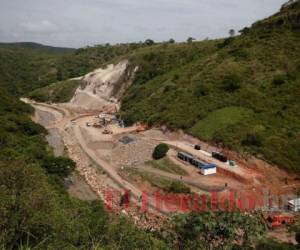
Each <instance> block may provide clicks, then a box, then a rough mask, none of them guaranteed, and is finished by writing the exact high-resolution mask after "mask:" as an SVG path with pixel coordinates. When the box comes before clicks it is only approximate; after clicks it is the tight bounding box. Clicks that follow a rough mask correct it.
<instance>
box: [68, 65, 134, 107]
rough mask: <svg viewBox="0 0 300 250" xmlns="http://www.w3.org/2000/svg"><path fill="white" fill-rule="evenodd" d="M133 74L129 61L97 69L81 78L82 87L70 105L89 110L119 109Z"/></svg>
mask: <svg viewBox="0 0 300 250" xmlns="http://www.w3.org/2000/svg"><path fill="white" fill-rule="evenodd" d="M133 74H134V72H130V70H129V62H128V61H127V60H123V61H121V62H120V63H118V64H116V65H113V64H111V65H108V66H107V67H106V68H100V69H96V70H95V71H93V72H91V73H88V74H87V75H85V76H84V77H82V78H81V81H82V83H81V86H79V87H78V89H77V90H76V92H75V95H74V97H73V98H72V100H71V101H70V103H71V105H72V106H74V107H77V108H80V109H87V110H99V109H102V108H108V107H115V108H116V109H118V107H119V101H120V98H121V96H122V95H123V94H124V92H125V90H126V89H127V88H128V87H129V86H130V84H131V83H132V78H133Z"/></svg>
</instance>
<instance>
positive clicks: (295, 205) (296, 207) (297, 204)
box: [288, 198, 300, 212]
mask: <svg viewBox="0 0 300 250" xmlns="http://www.w3.org/2000/svg"><path fill="white" fill-rule="evenodd" d="M288 206H289V209H290V210H291V211H293V212H299V211H300V198H298V199H294V200H290V201H289V204H288Z"/></svg>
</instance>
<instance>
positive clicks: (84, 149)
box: [31, 103, 299, 215]
mask: <svg viewBox="0 0 300 250" xmlns="http://www.w3.org/2000/svg"><path fill="white" fill-rule="evenodd" d="M31 104H32V105H33V106H34V107H35V108H36V110H38V112H43V113H44V114H43V117H44V118H43V125H44V126H45V127H46V128H48V129H57V131H59V133H60V134H61V136H62V138H63V141H64V144H65V146H66V148H67V150H68V153H69V155H70V157H71V158H72V159H73V160H75V161H76V162H77V171H78V173H79V174H80V176H82V179H83V180H85V182H86V183H87V184H88V186H89V187H90V189H91V190H93V193H95V194H96V197H100V198H102V199H105V195H106V191H107V190H108V189H109V188H115V189H119V190H124V189H128V190H130V192H131V194H132V198H133V201H134V203H136V204H140V197H141V195H142V191H145V190H146V191H148V192H150V193H151V192H155V191H156V190H157V188H160V189H162V192H164V193H166V192H167V193H168V192H169V191H170V190H171V191H172V189H170V188H169V187H170V186H171V184H172V183H173V182H179V183H181V184H180V185H182V187H187V188H189V189H190V190H191V192H192V193H198V194H207V193H209V192H212V191H216V192H217V193H219V194H220V195H226V194H228V193H229V192H230V190H236V191H238V192H244V193H245V194H244V195H253V197H255V198H256V199H258V200H259V199H261V198H262V197H263V195H264V194H263V190H266V189H267V190H269V192H270V193H272V194H273V195H279V194H286V195H292V194H293V193H295V191H296V189H297V188H298V187H299V181H298V180H297V179H296V177H295V176H291V175H288V174H287V173H285V172H284V171H282V170H279V169H278V168H276V167H274V166H269V165H268V164H267V163H265V162H262V161H260V160H257V159H255V158H247V159H243V158H241V157H239V156H237V155H236V154H234V152H227V154H228V155H229V156H230V157H231V159H233V160H235V161H236V162H237V163H238V167H236V168H231V167H230V166H229V165H228V164H227V163H221V162H219V161H217V160H215V159H213V158H212V157H211V154H210V153H211V151H212V150H215V148H214V147H210V146H209V145H205V144H204V143H202V142H199V141H197V140H196V139H195V138H192V137H190V136H187V135H185V134H182V133H180V132H179V133H178V132H177V133H172V132H169V131H167V130H159V129H150V130H148V131H145V132H141V133H137V132H136V129H137V127H136V126H133V127H129V128H120V127H118V126H117V125H109V126H108V127H107V128H108V129H109V130H110V131H112V132H113V133H112V134H103V133H102V132H103V131H104V128H94V127H88V126H87V123H89V122H95V120H97V119H96V118H95V114H88V113H84V114H82V113H78V112H76V111H74V109H72V111H71V110H70V109H69V108H68V106H67V105H55V104H53V105H45V104H43V105H41V104H36V103H31ZM45 112H46V113H48V116H49V118H48V121H46V122H45V120H47V119H45V117H47V115H46V113H45ZM162 131H164V132H162ZM125 136H126V137H127V138H130V142H129V143H124V142H122V141H123V139H124V137H125ZM161 142H163V143H167V144H168V145H169V146H170V147H171V150H170V151H169V153H168V156H167V158H165V159H162V160H160V161H153V159H152V152H153V149H154V147H155V146H156V145H158V144H159V143H161ZM195 143H197V144H201V145H202V148H203V149H205V151H202V150H201V151H197V150H195V149H194V147H193V145H194V144H195ZM178 151H185V152H188V153H191V154H193V155H194V156H197V157H198V158H200V159H202V160H203V161H206V162H208V163H215V164H217V166H218V173H217V174H216V175H212V176H203V175H201V174H200V173H199V171H198V170H197V169H196V168H194V167H193V166H191V165H190V164H187V163H185V162H182V161H180V160H179V159H178V158H177V152H178ZM74 183H76V181H75V182H74ZM78 183H79V184H78V187H74V188H73V189H72V191H71V193H73V194H74V195H76V196H78V197H79V198H82V199H90V198H91V195H90V193H89V191H88V192H86V191H82V192H81V191H80V189H81V186H82V188H83V190H85V189H86V187H83V185H82V182H80V181H79V182H78ZM116 203H118V202H116ZM149 206H150V208H151V210H152V211H153V212H154V213H158V214H162V215H165V214H166V213H167V211H165V210H163V209H162V210H160V211H155V210H156V208H155V204H154V203H151V202H150V204H149Z"/></svg>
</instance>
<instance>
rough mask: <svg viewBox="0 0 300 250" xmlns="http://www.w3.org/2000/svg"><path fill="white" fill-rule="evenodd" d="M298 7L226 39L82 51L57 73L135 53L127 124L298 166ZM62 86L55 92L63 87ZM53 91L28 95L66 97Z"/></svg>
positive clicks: (84, 69)
mask: <svg viewBox="0 0 300 250" xmlns="http://www.w3.org/2000/svg"><path fill="white" fill-rule="evenodd" d="M299 5H300V4H299V1H296V2H294V3H292V4H289V5H287V6H285V7H283V8H282V9H281V11H280V12H279V13H277V14H275V15H274V16H271V17H269V18H267V19H265V20H262V21H259V22H257V23H255V24H254V25H253V26H252V27H251V28H244V29H243V30H242V31H241V35H239V36H236V37H230V38H227V39H221V40H214V41H203V42H189V43H179V44H178V43H175V44H174V43H173V42H165V43H159V44H153V43H152V42H151V41H150V42H149V41H147V42H146V43H143V44H142V43H139V44H129V45H118V46H108V45H106V46H98V47H93V48H86V49H82V50H79V51H77V52H76V54H75V55H70V56H68V57H64V60H63V61H64V63H62V64H58V65H62V66H63V68H62V69H60V66H58V67H57V68H58V69H57V70H58V71H57V72H58V75H59V77H57V79H59V80H64V79H67V78H68V77H74V76H78V75H82V74H83V73H86V72H87V71H89V70H91V69H92V68H96V66H103V65H105V63H106V64H108V63H113V62H118V61H120V60H121V59H124V58H126V59H129V60H130V62H131V65H132V67H133V68H134V67H135V66H138V68H139V70H138V72H137V73H136V75H135V79H134V83H133V85H132V86H131V88H130V89H129V90H128V91H127V93H126V95H125V97H124V98H123V100H122V109H121V115H122V116H123V117H124V119H125V120H126V122H127V124H131V123H133V122H136V121H145V122H147V123H149V124H151V125H157V124H166V125H168V126H169V127H170V128H172V129H183V130H185V131H186V132H188V133H190V134H192V135H194V136H196V137H198V138H200V139H202V140H205V141H209V142H213V143H217V144H219V145H223V146H225V147H227V148H229V149H233V150H236V151H239V152H240V153H251V154H255V155H257V156H258V157H260V158H263V159H264V160H266V161H269V162H271V163H275V164H277V165H279V166H280V167H284V168H286V169H289V170H292V171H299V169H300V167H299V165H300V161H299V159H300V158H299V153H300V152H299V148H300V147H299V146H300V145H299V143H300V140H299V133H300V119H299V109H298V107H299V98H298V96H299V95H300V93H299V84H300V83H299V81H300V60H299V55H300V46H299V45H300V31H299V30H300V28H299V26H300V21H299V15H300V7H299ZM104 62H105V63H104ZM58 86H60V84H59V83H58V84H55V85H53V86H51V87H50V88H49V89H50V90H51V93H52V92H53V89H54V90H58V92H60V91H59V88H58ZM49 89H48V90H47V89H41V90H37V91H35V92H33V93H32V94H31V95H30V96H31V97H33V98H36V99H37V100H40V101H47V100H50V99H51V98H52V99H53V98H56V100H58V101H59V98H57V96H58V97H59V96H63V95H62V94H61V93H56V94H55V95H52V96H51V97H50V96H49V95H47V94H46V92H47V91H49ZM61 89H63V91H66V89H67V90H68V95H67V96H72V94H73V93H74V91H75V89H74V88H71V84H70V82H68V86H66V87H64V88H61ZM61 101H66V98H64V100H61Z"/></svg>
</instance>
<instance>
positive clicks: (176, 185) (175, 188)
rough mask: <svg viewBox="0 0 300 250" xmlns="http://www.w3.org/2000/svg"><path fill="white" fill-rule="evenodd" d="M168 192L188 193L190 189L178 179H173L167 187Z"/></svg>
mask: <svg viewBox="0 0 300 250" xmlns="http://www.w3.org/2000/svg"><path fill="white" fill-rule="evenodd" d="M168 192H170V193H176V194H189V193H191V189H190V188H189V187H187V186H186V185H184V184H183V183H181V182H179V181H173V182H172V183H171V185H170V186H169V188H168Z"/></svg>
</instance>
